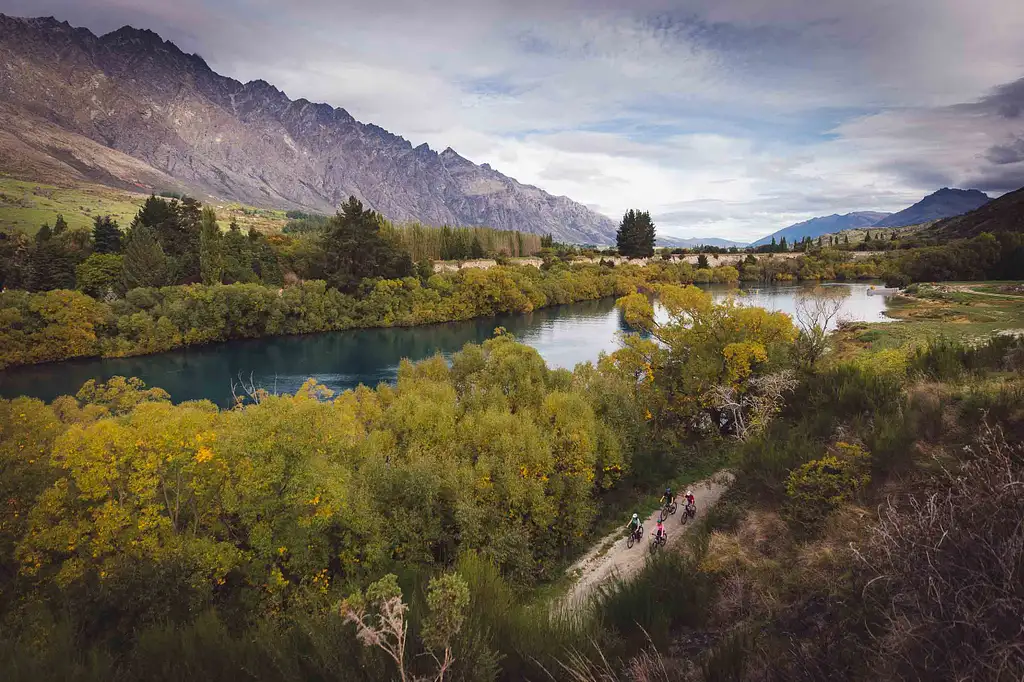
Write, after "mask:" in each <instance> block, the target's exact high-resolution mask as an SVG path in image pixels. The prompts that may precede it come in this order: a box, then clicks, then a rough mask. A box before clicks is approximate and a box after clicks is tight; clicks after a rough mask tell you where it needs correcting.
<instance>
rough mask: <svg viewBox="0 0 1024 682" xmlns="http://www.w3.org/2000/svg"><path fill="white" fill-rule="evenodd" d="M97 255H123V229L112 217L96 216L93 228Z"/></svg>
mask: <svg viewBox="0 0 1024 682" xmlns="http://www.w3.org/2000/svg"><path fill="white" fill-rule="evenodd" d="M92 249H93V251H94V252H95V253H121V228H120V227H118V225H117V223H116V222H115V221H114V220H112V219H111V218H110V216H103V217H100V216H96V219H95V220H94V221H93V226H92Z"/></svg>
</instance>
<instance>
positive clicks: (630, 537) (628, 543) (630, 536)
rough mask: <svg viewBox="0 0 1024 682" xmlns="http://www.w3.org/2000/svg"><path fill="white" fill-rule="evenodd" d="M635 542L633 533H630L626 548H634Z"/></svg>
mask: <svg viewBox="0 0 1024 682" xmlns="http://www.w3.org/2000/svg"><path fill="white" fill-rule="evenodd" d="M634 542H635V540H634V539H633V533H630V534H629V537H628V538H626V549H633V543H634Z"/></svg>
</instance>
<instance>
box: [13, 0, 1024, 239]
mask: <svg viewBox="0 0 1024 682" xmlns="http://www.w3.org/2000/svg"><path fill="white" fill-rule="evenodd" d="M1018 5H1019V0H975V1H974V2H971V3H964V2H962V1H961V0H900V1H899V2H892V1H891V0H860V1H859V2H850V1H849V0H773V2H771V3H765V2H763V1H762V0H686V1H682V2H681V1H679V0H449V1H447V2H443V3H423V2H420V1H419V0H376V1H375V2H373V3H358V4H357V3H355V2H349V3H341V4H339V3H337V2H334V1H333V0H290V1H289V2H288V3H278V2H275V1H272V0H176V2H175V3H173V4H172V5H168V4H167V3H164V2H159V1H158V0H0V11H7V12H12V13H16V14H23V15H24V14H29V15H39V14H48V13H53V14H55V15H57V16H58V17H59V18H66V19H68V20H70V21H72V23H76V24H84V25H87V26H90V27H91V28H93V29H95V30H101V31H102V30H110V29H112V28H115V27H116V26H119V25H120V24H122V23H133V24H135V25H137V26H146V27H149V28H152V29H154V30H157V31H159V32H161V33H162V34H163V35H164V36H165V37H167V38H170V39H173V40H175V41H177V42H179V44H180V46H181V47H182V48H183V49H186V50H189V51H198V52H200V53H201V54H202V55H203V56H204V57H205V58H206V59H207V61H208V62H209V63H210V65H211V66H212V67H214V68H215V69H217V70H219V71H221V72H223V73H225V74H226V75H230V76H233V77H236V78H239V79H242V80H247V79H256V78H262V79H264V80H267V81H270V82H272V83H274V84H275V85H277V86H278V87H280V88H281V89H283V90H284V91H285V92H287V93H288V95H289V96H291V97H293V98H298V97H305V98H307V99H310V100H315V101H326V102H329V103H331V104H334V105H336V106H342V107H344V108H346V109H347V110H348V111H349V112H350V113H352V114H353V115H354V116H356V118H359V119H360V120H364V121H368V122H372V123H376V124H378V125H381V126H383V127H385V128H387V129H389V130H391V131H392V132H395V133H397V134H400V135H403V136H405V137H407V138H408V139H410V140H411V141H412V143H413V144H414V145H415V144H419V143H420V142H424V141H426V142H428V143H429V144H430V145H431V146H432V147H435V148H444V147H445V146H452V147H453V148H455V149H457V150H458V151H459V152H460V153H461V154H463V155H464V156H466V157H467V158H470V159H472V160H474V161H476V162H478V163H482V162H488V163H490V164H491V165H492V166H493V167H495V168H496V169H498V170H501V171H502V172H505V173H506V174H508V175H511V176H513V177H516V178H517V179H519V180H521V181H524V182H529V183H532V184H536V185H538V186H540V187H543V188H544V189H546V190H548V191H550V192H552V193H555V194H564V195H567V196H570V197H572V198H573V199H575V200H577V201H580V202H582V203H585V204H587V205H589V206H592V207H596V208H598V209H599V210H601V211H602V212H604V213H607V214H608V215H611V216H613V217H617V216H618V215H619V214H621V212H622V211H624V210H625V209H626V208H629V207H644V208H648V209H650V210H651V211H652V213H654V215H655V217H656V219H658V220H659V223H660V225H661V226H662V228H663V229H664V230H666V231H670V232H672V233H675V234H678V235H680V236H722V237H734V238H755V237H758V236H761V235H763V234H766V233H768V232H771V231H773V230H775V229H778V228H779V227H783V226H785V225H787V224H789V223H792V222H796V221H798V220H804V219H807V218H809V217H812V216H814V215H821V214H828V213H833V212H847V211H852V210H868V209H878V210H898V209H900V208H902V207H904V206H906V205H907V204H909V203H911V202H913V201H916V200H917V199H919V198H920V197H921V196H922V195H923V194H925V193H927V192H930V191H933V190H935V189H937V188H938V186H939V184H950V185H960V186H980V187H981V188H982V189H988V190H992V191H995V192H998V191H1003V190H1006V189H1009V187H1010V186H1011V185H1013V183H1014V182H1020V183H1021V184H1024V160H1017V159H1018V157H1019V156H1021V154H1018V151H1019V150H1024V142H1021V139H1024V118H1020V117H1018V118H1011V117H1007V116H1005V115H1001V114H1000V113H999V111H998V110H997V109H994V108H993V107H985V106H982V105H980V104H973V105H972V104H970V103H972V102H973V103H977V102H979V100H980V99H981V98H983V97H984V96H985V95H986V94H988V93H990V92H991V91H992V90H993V89H994V88H996V87H997V86H1000V85H1002V84H1005V83H1008V82H1011V81H1014V80H1016V79H1018V78H1020V77H1022V76H1024V12H1022V11H1020V8H1019V6H1018ZM964 103H967V104H964ZM957 105H960V106H957ZM1022 154H1024V152H1022Z"/></svg>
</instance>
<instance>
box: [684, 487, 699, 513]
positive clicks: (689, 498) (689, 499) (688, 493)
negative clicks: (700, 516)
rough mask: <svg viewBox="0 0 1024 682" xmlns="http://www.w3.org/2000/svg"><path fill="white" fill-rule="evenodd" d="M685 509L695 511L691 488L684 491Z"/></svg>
mask: <svg viewBox="0 0 1024 682" xmlns="http://www.w3.org/2000/svg"><path fill="white" fill-rule="evenodd" d="M686 509H687V510H690V509H692V510H693V511H695V512H696V511H697V501H696V500H695V499H694V498H693V491H692V490H687V491H686Z"/></svg>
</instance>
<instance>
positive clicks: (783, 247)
mask: <svg viewBox="0 0 1024 682" xmlns="http://www.w3.org/2000/svg"><path fill="white" fill-rule="evenodd" d="M779 251H782V252H783V253H785V252H787V251H789V244H787V243H786V238H785V237H783V238H782V241H781V242H780V243H779Z"/></svg>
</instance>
